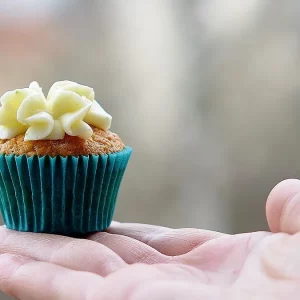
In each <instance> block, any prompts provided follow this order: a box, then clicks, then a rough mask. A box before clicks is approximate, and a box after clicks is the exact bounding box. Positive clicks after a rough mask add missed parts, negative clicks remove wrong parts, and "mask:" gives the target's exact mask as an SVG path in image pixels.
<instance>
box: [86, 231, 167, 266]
mask: <svg viewBox="0 0 300 300" xmlns="http://www.w3.org/2000/svg"><path fill="white" fill-rule="evenodd" d="M88 239H90V240H92V241H95V242H97V243H101V244H102V245H104V246H106V247H108V248H110V249H111V250H112V251H114V252H115V253H117V254H118V255H119V256H120V257H121V258H122V259H123V260H124V261H125V262H126V263H128V264H134V263H146V264H156V263H164V262H168V261H169V260H170V257H169V256H166V255H164V254H162V253H160V252H158V251H157V250H156V249H154V248H152V247H150V246H148V245H147V244H144V243H142V242H140V241H138V240H135V239H132V238H130V237H127V236H123V235H119V234H111V233H107V232H98V233H95V234H92V235H90V236H89V237H88Z"/></svg>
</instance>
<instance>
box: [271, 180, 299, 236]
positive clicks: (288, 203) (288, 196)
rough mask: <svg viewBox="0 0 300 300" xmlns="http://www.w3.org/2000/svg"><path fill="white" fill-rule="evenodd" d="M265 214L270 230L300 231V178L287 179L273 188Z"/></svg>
mask: <svg viewBox="0 0 300 300" xmlns="http://www.w3.org/2000/svg"><path fill="white" fill-rule="evenodd" d="M266 215H267V220H268V224H269V227H270V230H271V231H272V232H284V233H289V234H294V233H297V232H300V180H297V179H287V180H284V181H282V182H280V183H279V184H277V185H276V186H275V187H274V188H273V190H272V191H271V193H270V195H269V197H268V200H267V204H266Z"/></svg>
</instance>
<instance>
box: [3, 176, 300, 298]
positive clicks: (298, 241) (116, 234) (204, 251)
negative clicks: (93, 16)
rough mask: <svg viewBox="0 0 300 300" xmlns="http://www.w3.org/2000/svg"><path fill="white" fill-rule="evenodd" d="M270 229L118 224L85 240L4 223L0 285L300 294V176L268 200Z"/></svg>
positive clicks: (124, 293) (33, 290) (39, 292)
mask: <svg viewBox="0 0 300 300" xmlns="http://www.w3.org/2000/svg"><path fill="white" fill-rule="evenodd" d="M266 211H267V219H268V222H269V226H270V229H271V231H272V232H273V233H269V232H252V233H246V234H238V235H227V234H221V233H216V232H211V231H205V230H198V229H169V228H164V227H157V226H151V225H142V224H120V223H114V224H113V225H112V226H111V228H109V230H108V231H107V232H101V233H96V234H93V235H91V236H89V237H88V238H87V239H74V238H69V237H63V236H55V235H47V234H34V233H21V232H16V231H11V230H8V229H5V228H3V227H2V228H1V229H0V253H1V255H0V289H1V290H2V291H4V292H5V293H7V294H9V295H11V296H13V297H15V298H18V299H20V300H27V299H28V300H29V299H30V300H35V299H45V300H52V299H55V300H59V299H72V300H79V299H91V300H93V299H116V300H118V299H120V300H121V299H122V300H125V299H133V300H139V299H153V300H158V299H164V300H168V299H238V300H240V299H243V300H244V299H246V300H247V299H264V300H265V299H267V300H268V299H285V298H287V299H289V300H293V299H298V298H299V294H300V286H299V280H300V255H299V253H300V234H299V233H298V232H300V181H298V180H287V181H284V182H282V183H280V184H279V185H277V186H276V187H275V188H274V189H273V191H272V192H271V194H270V196H269V198H268V201H267V210H266Z"/></svg>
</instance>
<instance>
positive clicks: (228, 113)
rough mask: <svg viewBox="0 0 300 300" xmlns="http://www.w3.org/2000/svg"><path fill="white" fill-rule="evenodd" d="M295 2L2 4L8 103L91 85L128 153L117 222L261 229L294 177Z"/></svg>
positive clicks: (0, 37)
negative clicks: (20, 91) (14, 95)
mask: <svg viewBox="0 0 300 300" xmlns="http://www.w3.org/2000/svg"><path fill="white" fill-rule="evenodd" d="M299 12H300V2H299V1H296V0H291V1H290V0H289V1H271V0H270V1H268V0H261V1H259V0H248V1H239V0H228V1H217V0H199V1H196V0H190V1H184V0H151V1H147V0H145V1H144V0H136V1H133V0H128V1H115V0H104V1H101V0H99V1H97V0H89V1H81V0H68V1H59V0H44V1H42V2H41V1H38V0H27V1H23V0H18V1H17V0H4V1H1V6H0V93H1V94H2V93H4V92H5V91H7V90H10V89H15V88H22V87H26V86H28V84H29V83H30V82H31V81H33V80H37V81H38V82H39V83H40V84H41V85H42V87H43V89H44V91H45V92H47V91H48V89H49V87H50V86H51V85H52V83H53V82H55V81H57V80H64V79H68V80H73V81H77V82H79V83H82V84H86V85H89V86H91V87H94V89H95V92H96V98H97V100H98V101H99V102H100V104H101V105H102V106H103V107H104V108H105V109H106V110H107V111H108V112H109V113H110V114H111V115H112V116H113V125H112V131H114V132H117V133H118V134H119V135H120V136H121V137H122V138H123V140H124V142H125V143H126V144H127V145H130V146H132V147H133V148H134V153H133V156H132V159H131V162H130V164H129V167H128V169H127V173H126V175H125V178H124V181H123V184H122V187H121V190H120V194H119V200H118V205H117V211H116V215H115V218H116V220H119V221H123V222H143V223H151V224H159V225H164V226H170V227H175V228H177V227H197V228H200V227H201V228H206V229H211V230H219V231H223V232H228V233H237V232H245V231H253V230H266V229H267V224H266V220H265V209H264V208H265V202H266V198H267V196H268V193H269V192H270V190H271V189H272V187H273V186H274V185H276V184H277V183H278V182H279V181H281V180H283V179H285V178H290V177H296V178H297V177H298V174H300V163H298V161H299V152H300V139H299V134H298V132H299V128H300V120H299V117H300V101H299V98H300V80H299V76H300V39H299V33H300V18H299Z"/></svg>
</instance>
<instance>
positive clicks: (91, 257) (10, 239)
mask: <svg viewBox="0 0 300 300" xmlns="http://www.w3.org/2000/svg"><path fill="white" fill-rule="evenodd" d="M2 253H10V254H15V255H23V256H27V257H30V258H33V259H35V260H39V261H45V262H50V263H55V264H57V265H61V266H63V267H66V268H70V269H73V270H79V271H87V272H92V273H96V274H99V275H102V276H105V275H107V274H109V273H111V272H113V271H115V270H118V269H120V268H122V267H124V266H126V263H125V262H124V261H123V260H122V259H121V258H120V257H119V256H118V255H117V254H116V253H114V252H113V251H112V250H111V249H109V248H107V247H105V246H104V245H102V244H99V243H95V242H92V241H89V240H85V239H74V238H70V237H65V236H58V235H50V234H37V233H25V232H17V231H13V230H9V229H6V228H3V227H0V254H2Z"/></svg>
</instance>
